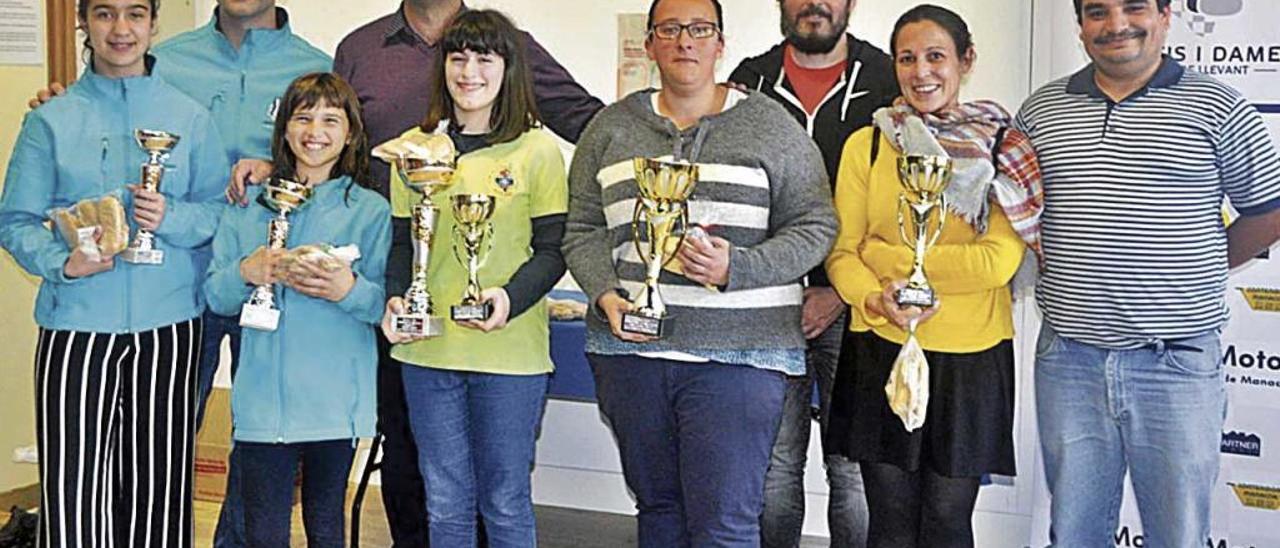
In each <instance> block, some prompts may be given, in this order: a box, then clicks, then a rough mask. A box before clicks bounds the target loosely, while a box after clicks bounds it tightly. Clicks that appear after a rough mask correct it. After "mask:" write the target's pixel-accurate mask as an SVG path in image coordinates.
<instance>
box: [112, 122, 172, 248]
mask: <svg viewBox="0 0 1280 548" xmlns="http://www.w3.org/2000/svg"><path fill="white" fill-rule="evenodd" d="M133 139H134V140H135V141H137V143H138V146H139V147H142V150H144V151H146V153H147V161H146V162H145V163H143V164H142V180H141V181H140V183H141V185H142V188H143V189H144V190H149V191H151V192H157V191H159V190H160V179H162V178H163V177H164V168H165V165H164V163H165V161H166V160H168V159H169V153H170V152H172V151H173V147H175V146H178V140H179V139H180V138H179V137H178V136H177V135H174V134H172V133H169V132H167V131H159V130H153V129H137V130H134V132H133ZM155 241H156V236H155V234H152V233H151V231H150V230H147V229H145V228H139V229H138V233H137V234H136V235H134V238H133V242H131V243H129V247H127V248H125V250H124V251H122V252H121V253H120V258H121V259H123V260H124V261H125V262H129V263H133V264H161V263H163V262H164V251H161V250H159V249H156V244H155Z"/></svg>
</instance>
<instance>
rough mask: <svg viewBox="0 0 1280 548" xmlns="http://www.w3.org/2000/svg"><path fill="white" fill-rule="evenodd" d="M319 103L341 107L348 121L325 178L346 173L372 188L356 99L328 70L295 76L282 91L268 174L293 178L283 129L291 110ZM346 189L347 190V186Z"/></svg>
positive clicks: (294, 159) (294, 165)
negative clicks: (344, 141) (343, 141)
mask: <svg viewBox="0 0 1280 548" xmlns="http://www.w3.org/2000/svg"><path fill="white" fill-rule="evenodd" d="M321 102H323V103H325V104H326V105H329V106H331V107H336V108H341V109H342V110H343V112H345V113H346V115H347V121H348V123H349V124H350V128H349V130H348V135H347V144H346V146H345V147H343V149H342V154H341V155H340V156H338V161H337V163H335V164H333V167H332V168H330V170H329V179H334V178H337V177H342V176H344V175H346V176H350V177H351V180H352V181H354V182H355V183H356V184H358V185H360V186H362V187H365V188H373V183H372V181H371V180H370V179H369V137H368V136H366V135H365V133H364V120H363V119H362V118H361V117H360V99H359V98H357V96H356V92H355V90H353V89H351V85H350V84H348V83H347V81H346V80H343V79H342V77H341V76H338V75H337V74H334V73H332V72H313V73H311V74H304V75H302V76H299V77H298V78H297V79H296V80H294V81H293V82H292V83H290V84H289V89H288V90H287V91H285V92H284V98H283V99H281V100H280V108H278V109H276V122H275V130H274V131H273V132H272V133H271V158H272V159H273V162H272V163H273V167H272V171H271V176H272V177H278V178H281V179H288V180H291V181H293V180H297V176H298V172H297V162H298V157H297V156H296V155H294V153H293V149H292V148H289V141H288V140H287V139H285V130H286V128H287V127H288V126H289V119H290V118H292V117H293V113H295V112H297V111H299V110H303V109H308V108H312V107H314V106H316V105H318V104H320V103H321ZM312 182H320V181H312ZM347 190H348V191H350V188H348V189H347Z"/></svg>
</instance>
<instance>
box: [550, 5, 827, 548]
mask: <svg viewBox="0 0 1280 548" xmlns="http://www.w3.org/2000/svg"><path fill="white" fill-rule="evenodd" d="M720 11H721V10H720V6H719V4H718V2H716V1H715V0H701V1H691V0H679V1H677V0H659V1H657V2H654V4H653V6H652V7H651V8H650V12H649V36H648V39H647V40H646V42H645V45H646V49H647V50H648V52H649V55H650V57H651V58H653V59H654V60H655V61H656V62H657V64H658V68H659V70H660V72H661V76H662V85H663V88H662V89H661V90H652V89H649V90H644V91H640V92H637V93H635V94H632V95H630V96H628V97H626V98H625V99H623V100H622V101H620V102H618V103H616V104H614V105H611V106H609V107H607V108H605V109H604V110H603V111H601V113H600V114H599V115H598V116H597V118H596V119H595V120H594V121H593V122H592V123H591V124H590V125H589V126H588V127H587V129H586V132H585V133H584V134H583V137H582V139H581V140H580V141H579V143H578V148H577V151H576V153H575V154H574V160H573V165H572V167H571V169H570V174H569V193H570V198H569V219H568V225H567V232H566V235H565V243H564V255H565V260H566V262H567V263H568V266H569V270H570V271H571V272H572V274H573V276H574V278H575V279H576V280H577V281H578V283H579V284H580V285H581V286H582V288H583V290H584V291H585V292H586V293H587V295H588V297H589V298H590V300H591V303H592V304H593V305H594V306H593V311H594V313H593V314H589V315H588V319H587V325H588V336H587V353H588V359H589V361H590V362H591V365H592V368H593V371H594V373H595V380H596V390H597V394H598V397H599V400H600V407H601V410H602V411H603V412H604V414H605V416H606V417H607V418H608V420H609V422H610V424H611V426H612V428H613V431H614V434H615V436H616V437H617V439H618V445H619V449H620V452H621V455H622V465H623V473H624V475H625V476H626V480H627V485H628V487H630V489H631V490H632V491H633V492H634V493H635V495H636V499H637V506H638V509H639V513H640V520H639V527H640V535H639V538H640V545H641V546H687V545H690V544H692V545H696V546H702V545H711V544H714V545H718V546H755V545H758V543H759V523H758V521H759V514H760V511H761V508H762V505H763V484H764V473H765V470H766V468H767V467H768V463H769V453H770V448H771V447H772V444H773V439H774V436H775V435H776V432H777V427H778V421H779V417H780V413H781V409H782V398H783V392H784V390H785V385H786V382H785V380H784V375H785V374H799V373H803V371H804V348H805V344H804V336H803V335H802V333H801V330H800V304H801V297H802V287H801V283H800V281H801V278H802V277H803V276H804V274H805V273H806V272H807V271H808V270H809V269H810V268H812V267H813V266H815V265H817V264H818V263H819V262H821V261H822V259H823V258H824V257H825V256H826V254H827V251H828V250H829V248H830V246H831V242H832V239H833V237H834V235H835V230H836V221H835V216H834V212H833V210H832V207H831V199H830V194H829V191H828V190H827V189H828V186H827V176H826V171H825V170H824V169H823V164H822V158H821V156H820V155H819V153H818V150H817V148H816V147H815V146H814V144H813V141H812V140H811V139H809V137H808V136H807V135H806V134H805V132H804V130H803V129H802V128H801V127H800V126H799V124H797V123H796V122H795V120H794V119H792V118H791V117H790V116H789V115H788V114H787V113H786V112H785V111H783V110H782V108H781V107H779V106H778V105H777V104H775V103H774V102H773V101H772V100H770V99H769V98H767V97H765V96H763V95H758V94H754V93H742V92H739V91H736V90H733V89H730V88H728V87H725V86H721V85H717V84H716V83H715V80H714V78H715V75H714V70H715V60H716V59H717V58H718V57H719V56H720V55H721V54H722V52H723V48H724V42H723V38H722V36H721V34H720V21H721V17H720ZM636 157H646V158H664V159H674V160H682V161H686V162H690V163H693V164H696V165H697V166H698V169H699V173H700V181H699V182H698V185H697V187H696V189H695V194H694V196H693V198H692V200H691V201H690V207H689V210H690V219H689V220H690V224H691V225H697V226H699V227H701V228H702V229H703V230H704V231H705V233H706V234H707V237H705V238H686V239H685V242H684V244H683V246H682V248H681V250H680V252H679V253H678V254H677V260H676V261H674V263H678V265H679V267H680V269H679V270H680V271H681V273H680V274H677V273H675V272H671V271H664V272H663V273H662V275H661V277H660V279H659V291H660V293H661V295H662V299H663V301H665V302H666V303H667V309H668V312H669V318H668V320H667V325H666V327H665V333H664V335H663V337H662V338H661V339H654V338H649V337H645V336H642V335H636V334H633V333H626V332H623V331H622V330H621V326H620V324H621V316H622V314H623V313H624V312H626V311H628V310H630V308H631V304H630V302H629V301H628V300H627V297H628V296H629V295H630V294H636V293H637V292H638V291H639V289H640V288H641V285H642V282H643V280H644V274H645V272H644V271H645V267H644V265H643V263H642V262H641V261H640V259H639V255H638V253H637V251H636V249H635V247H634V245H633V243H632V241H631V234H632V227H631V220H632V215H631V213H632V211H633V207H634V204H635V200H636V198H637V185H636V182H635V173H634V168H633V167H632V159H633V158H636Z"/></svg>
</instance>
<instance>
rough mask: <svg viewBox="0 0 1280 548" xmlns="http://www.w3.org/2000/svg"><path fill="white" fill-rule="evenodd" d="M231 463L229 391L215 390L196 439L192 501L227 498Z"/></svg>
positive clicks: (297, 491) (298, 493)
mask: <svg viewBox="0 0 1280 548" xmlns="http://www.w3.org/2000/svg"><path fill="white" fill-rule="evenodd" d="M230 459H231V391H230V390H228V389H226V388H214V389H213V392H212V393H210V394H209V403H208V405H206V406H205V409H204V424H203V425H201V427H200V432H199V434H198V435H197V436H196V462H195V469H196V490H195V499H196V500H203V501H209V502H222V499H223V498H225V497H226V496H227V470H228V468H229V465H230ZM301 487H302V474H301V472H299V473H298V477H297V478H295V479H294V482H293V503H294V504H298V502H300V501H301V500H302V490H301Z"/></svg>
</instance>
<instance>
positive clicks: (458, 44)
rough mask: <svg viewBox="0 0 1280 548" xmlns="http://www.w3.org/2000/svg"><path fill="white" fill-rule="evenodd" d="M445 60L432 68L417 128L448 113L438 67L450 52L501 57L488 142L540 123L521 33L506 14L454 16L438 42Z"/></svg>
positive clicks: (511, 137)
mask: <svg viewBox="0 0 1280 548" xmlns="http://www.w3.org/2000/svg"><path fill="white" fill-rule="evenodd" d="M440 45H441V47H440V49H441V51H443V55H444V56H445V60H444V61H442V62H441V63H440V67H439V68H438V69H437V70H436V89H434V90H432V94H431V103H430V106H429V107H428V109H427V118H426V120H423V122H422V131H425V132H428V133H430V132H432V131H435V129H436V126H437V125H439V124H440V121H441V120H448V119H450V118H452V117H453V106H454V105H453V96H451V95H449V87H448V82H446V81H445V77H444V67H445V64H446V63H447V59H448V56H449V54H450V53H456V52H459V51H472V52H475V53H493V54H497V55H498V56H500V57H502V61H503V65H504V66H503V69H502V88H501V89H499V90H498V96H497V98H495V99H494V102H493V110H491V111H490V112H489V127H490V128H492V130H491V131H490V132H489V138H488V142H489V144H498V143H506V142H510V141H514V140H516V138H518V137H520V136H521V135H523V134H524V132H526V131H529V130H530V129H533V128H535V127H538V126H539V124H540V123H541V118H540V117H539V116H538V104H537V99H536V98H535V97H534V95H533V77H532V76H531V75H530V72H529V64H528V62H527V61H526V60H527V58H528V54H527V53H526V50H525V44H524V35H523V34H522V33H521V32H520V31H519V30H518V29H516V26H515V24H514V23H512V22H511V20H510V19H508V18H507V16H505V15H503V14H502V13H501V12H499V11H496V10H466V11H463V12H462V13H460V14H458V17H456V18H455V19H454V20H453V23H452V24H451V25H449V28H448V29H447V30H446V31H445V33H444V37H443V38H442V39H441V40H440Z"/></svg>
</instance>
